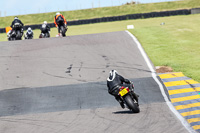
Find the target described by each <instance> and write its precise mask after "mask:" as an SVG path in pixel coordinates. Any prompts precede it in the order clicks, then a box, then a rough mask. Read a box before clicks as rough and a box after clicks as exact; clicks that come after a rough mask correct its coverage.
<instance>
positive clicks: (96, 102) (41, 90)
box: [0, 31, 187, 133]
mask: <svg viewBox="0 0 200 133" xmlns="http://www.w3.org/2000/svg"><path fill="white" fill-rule="evenodd" d="M0 66H2V67H1V68H0V75H1V76H0V79H1V80H0V89H1V91H0V108H1V110H0V125H1V126H0V132H5V133H6V132H7V133H10V132H20V133H26V132H37V133H44V132H49V133H65V132H72V133H74V132H141V133H142V132H144V133H146V132H155V133H157V132H163V133H164V132H166V133H168V132H177V133H178V132H183V133H184V132H185V133H186V132H187V130H186V129H185V128H184V127H183V126H182V125H181V123H180V121H179V120H178V119H177V118H176V116H174V114H173V113H172V112H171V111H170V110H169V108H168V106H167V105H166V103H165V101H164V99H163V97H162V95H161V93H160V89H159V87H158V85H157V84H156V83H155V81H154V80H153V79H152V77H151V72H150V70H149V69H148V67H147V66H146V63H145V61H144V59H143V57H142V56H141V54H140V52H139V51H138V48H137V47H136V45H135V44H134V42H133V40H132V38H131V37H130V36H129V35H128V34H127V33H126V32H124V31H122V32H113V33H103V34H94V35H82V36H71V37H66V38H50V39H37V40H25V41H16V42H2V43H1V44H0ZM111 69H116V70H117V71H118V72H119V73H120V74H122V75H123V76H124V77H126V78H129V79H131V80H132V81H133V82H134V84H135V88H136V92H137V93H138V94H139V95H140V98H139V100H140V108H141V112H140V113H139V114H132V113H130V112H129V111H128V110H126V109H124V110H123V109H121V108H120V106H119V105H118V103H117V102H116V101H115V100H114V98H113V97H112V96H111V95H109V94H108V93H107V87H106V82H105V80H106V78H107V76H108V73H109V71H110V70H111Z"/></svg>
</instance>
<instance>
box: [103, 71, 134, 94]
mask: <svg viewBox="0 0 200 133" xmlns="http://www.w3.org/2000/svg"><path fill="white" fill-rule="evenodd" d="M123 83H126V84H123ZM130 83H131V82H130V81H129V80H128V79H125V78H124V77H122V76H121V75H119V74H116V76H115V78H114V79H113V80H112V81H108V80H107V87H108V92H109V93H110V94H111V95H114V96H115V97H116V95H118V90H119V88H120V87H121V86H124V87H125V86H126V87H130V86H127V85H129V84H130Z"/></svg>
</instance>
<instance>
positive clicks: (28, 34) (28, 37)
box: [24, 27, 33, 39]
mask: <svg viewBox="0 0 200 133" xmlns="http://www.w3.org/2000/svg"><path fill="white" fill-rule="evenodd" d="M24 37H25V39H33V31H32V29H31V27H29V28H28V29H27V31H26V34H25V35H24Z"/></svg>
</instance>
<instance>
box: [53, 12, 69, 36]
mask: <svg viewBox="0 0 200 133" xmlns="http://www.w3.org/2000/svg"><path fill="white" fill-rule="evenodd" d="M60 22H62V23H60ZM54 24H55V26H56V27H57V28H58V35H60V26H61V25H62V24H64V25H63V26H64V27H65V28H66V29H67V21H66V19H65V17H64V16H63V15H62V14H60V13H59V12H57V13H56V16H55V17H54Z"/></svg>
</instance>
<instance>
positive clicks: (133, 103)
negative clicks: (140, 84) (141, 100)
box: [124, 95, 140, 113]
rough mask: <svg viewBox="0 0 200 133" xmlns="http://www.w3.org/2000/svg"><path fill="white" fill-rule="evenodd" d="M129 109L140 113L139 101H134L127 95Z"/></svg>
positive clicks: (126, 100)
mask: <svg viewBox="0 0 200 133" xmlns="http://www.w3.org/2000/svg"><path fill="white" fill-rule="evenodd" d="M124 100H125V102H126V104H127V106H128V108H129V109H130V110H131V111H133V113H139V112H140V108H139V106H138V105H137V101H136V100H135V99H132V98H131V96H130V95H126V96H125V98H124Z"/></svg>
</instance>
